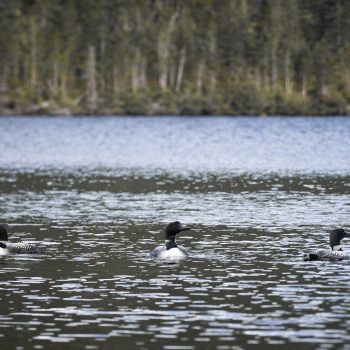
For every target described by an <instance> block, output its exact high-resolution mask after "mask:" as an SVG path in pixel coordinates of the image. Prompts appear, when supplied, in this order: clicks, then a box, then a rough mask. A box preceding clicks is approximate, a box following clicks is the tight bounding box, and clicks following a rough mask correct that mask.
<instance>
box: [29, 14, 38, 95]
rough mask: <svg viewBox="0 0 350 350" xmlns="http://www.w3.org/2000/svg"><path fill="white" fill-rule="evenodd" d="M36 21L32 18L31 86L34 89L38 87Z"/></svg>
mask: <svg viewBox="0 0 350 350" xmlns="http://www.w3.org/2000/svg"><path fill="white" fill-rule="evenodd" d="M36 45H37V44H36V23H35V20H34V19H32V21H31V25H30V88H31V90H32V91H35V90H36V87H37V47H36Z"/></svg>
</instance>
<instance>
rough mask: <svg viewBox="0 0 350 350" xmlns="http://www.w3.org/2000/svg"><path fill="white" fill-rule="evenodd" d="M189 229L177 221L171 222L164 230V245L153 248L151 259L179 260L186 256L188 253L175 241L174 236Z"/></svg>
mask: <svg viewBox="0 0 350 350" xmlns="http://www.w3.org/2000/svg"><path fill="white" fill-rule="evenodd" d="M190 229H191V228H190V227H185V226H183V225H182V224H181V223H180V222H179V221H174V222H171V223H170V224H168V225H167V227H166V228H165V245H161V246H159V247H157V248H155V249H154V250H153V251H152V252H151V254H150V255H151V257H153V258H158V259H167V260H175V261H176V260H181V259H184V258H186V257H187V256H188V252H187V251H186V250H185V249H184V248H183V247H181V246H178V245H177V244H176V241H175V236H176V235H177V234H178V233H180V232H182V231H187V230H190Z"/></svg>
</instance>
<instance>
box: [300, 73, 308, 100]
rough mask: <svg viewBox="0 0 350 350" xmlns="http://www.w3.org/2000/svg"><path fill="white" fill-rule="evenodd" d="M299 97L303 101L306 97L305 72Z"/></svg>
mask: <svg viewBox="0 0 350 350" xmlns="http://www.w3.org/2000/svg"><path fill="white" fill-rule="evenodd" d="M301 95H302V96H303V98H304V99H305V98H306V97H307V79H306V74H305V72H303V78H302V88H301Z"/></svg>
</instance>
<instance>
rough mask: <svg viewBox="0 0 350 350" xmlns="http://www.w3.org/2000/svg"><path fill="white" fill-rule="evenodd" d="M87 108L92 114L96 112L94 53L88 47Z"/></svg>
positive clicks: (92, 48)
mask: <svg viewBox="0 0 350 350" xmlns="http://www.w3.org/2000/svg"><path fill="white" fill-rule="evenodd" d="M86 92H87V93H86V95H87V108H88V111H89V113H91V114H94V113H96V110H97V85H96V51H95V47H94V46H90V47H89V53H88V62H87V91H86Z"/></svg>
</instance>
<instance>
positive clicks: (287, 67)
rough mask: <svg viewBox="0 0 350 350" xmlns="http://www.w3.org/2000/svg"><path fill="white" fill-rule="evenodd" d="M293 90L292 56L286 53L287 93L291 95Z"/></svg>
mask: <svg viewBox="0 0 350 350" xmlns="http://www.w3.org/2000/svg"><path fill="white" fill-rule="evenodd" d="M292 92H293V86H292V80H291V73H290V57H289V54H288V53H286V57H285V93H286V95H287V96H290V95H291V94H292Z"/></svg>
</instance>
